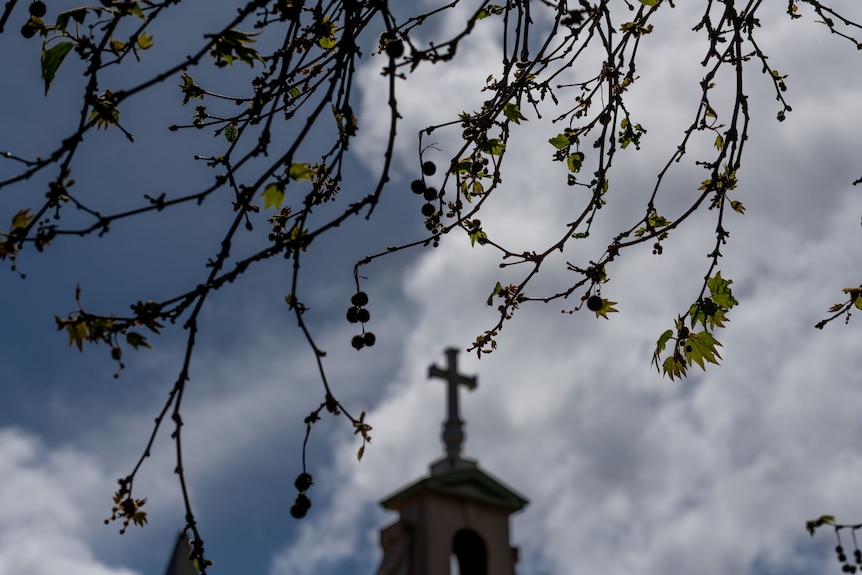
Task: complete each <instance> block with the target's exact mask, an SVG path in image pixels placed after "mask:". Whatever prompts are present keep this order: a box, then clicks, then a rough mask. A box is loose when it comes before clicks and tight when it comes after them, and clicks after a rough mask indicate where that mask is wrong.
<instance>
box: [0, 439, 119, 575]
mask: <svg viewBox="0 0 862 575" xmlns="http://www.w3.org/2000/svg"><path fill="white" fill-rule="evenodd" d="M0 476H2V477H3V481H2V482H0V509H2V510H3V512H2V514H0V572H3V573H15V574H18V575H29V574H33V575H37V574H42V573H68V574H70V575H133V574H135V573H136V572H135V571H132V570H130V569H127V568H121V567H111V566H109V565H106V564H105V563H104V562H103V561H100V560H99V559H98V558H97V557H96V556H95V555H94V552H93V546H92V539H93V538H94V536H96V533H95V529H99V528H103V527H104V526H103V525H101V521H94V517H93V513H92V512H91V510H96V509H98V510H99V511H102V509H103V506H101V505H98V504H97V503H96V502H95V501H93V500H92V497H91V495H92V492H93V490H94V488H95V487H96V486H98V485H99V484H101V483H104V473H103V471H102V470H101V469H100V466H99V465H98V464H97V463H96V461H95V460H94V459H93V458H92V457H91V456H89V455H87V454H85V453H83V452H81V451H79V450H74V449H65V448H60V449H55V450H49V449H47V448H46V447H45V446H44V445H42V444H41V443H40V441H39V440H38V439H37V438H35V437H34V436H32V435H30V434H27V433H25V432H23V431H20V430H17V429H14V428H5V429H2V430H0ZM94 526H95V527H94Z"/></svg>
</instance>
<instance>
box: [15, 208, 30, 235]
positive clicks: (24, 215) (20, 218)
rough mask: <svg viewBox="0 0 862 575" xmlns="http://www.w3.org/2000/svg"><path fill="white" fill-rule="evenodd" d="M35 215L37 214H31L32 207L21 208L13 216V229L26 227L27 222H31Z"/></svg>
mask: <svg viewBox="0 0 862 575" xmlns="http://www.w3.org/2000/svg"><path fill="white" fill-rule="evenodd" d="M34 217H35V216H33V215H32V214H30V208H27V209H24V210H19V211H18V213H17V214H15V216H14V217H13V218H12V229H13V230H15V229H19V228H26V227H27V224H29V223H30V222H31V221H32V220H33V218H34Z"/></svg>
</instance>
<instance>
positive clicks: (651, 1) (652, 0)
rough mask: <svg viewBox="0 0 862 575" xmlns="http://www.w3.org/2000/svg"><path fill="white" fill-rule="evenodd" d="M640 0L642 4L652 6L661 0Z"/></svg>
mask: <svg viewBox="0 0 862 575" xmlns="http://www.w3.org/2000/svg"><path fill="white" fill-rule="evenodd" d="M640 2H641V4H643V5H644V6H649V7H653V6H658V3H659V2H661V0H640Z"/></svg>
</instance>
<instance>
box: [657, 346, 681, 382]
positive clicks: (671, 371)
mask: <svg viewBox="0 0 862 575" xmlns="http://www.w3.org/2000/svg"><path fill="white" fill-rule="evenodd" d="M661 369H662V372H663V373H664V375H666V376H668V377H669V378H670V380H671V381H673V378H674V377H678V378H680V379H682V378H683V377H684V376H685V372H686V371H687V369H688V368H687V367H686V365H685V360H683V358H682V356H681V355H679V354H678V353H674V354H673V355H671V356H669V357H668V358H667V359H665V360H664V363H662V365H661Z"/></svg>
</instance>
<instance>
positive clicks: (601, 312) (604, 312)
mask: <svg viewBox="0 0 862 575" xmlns="http://www.w3.org/2000/svg"><path fill="white" fill-rule="evenodd" d="M617 303H618V302H615V301H611V300H609V299H603V300H602V307H600V308H599V309H597V310H596V317H603V318H605V319H610V318H609V317H608V314H609V313H617V312H618V311H619V310H618V309H616V308H615V307H614V306H615V305H616V304H617Z"/></svg>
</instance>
